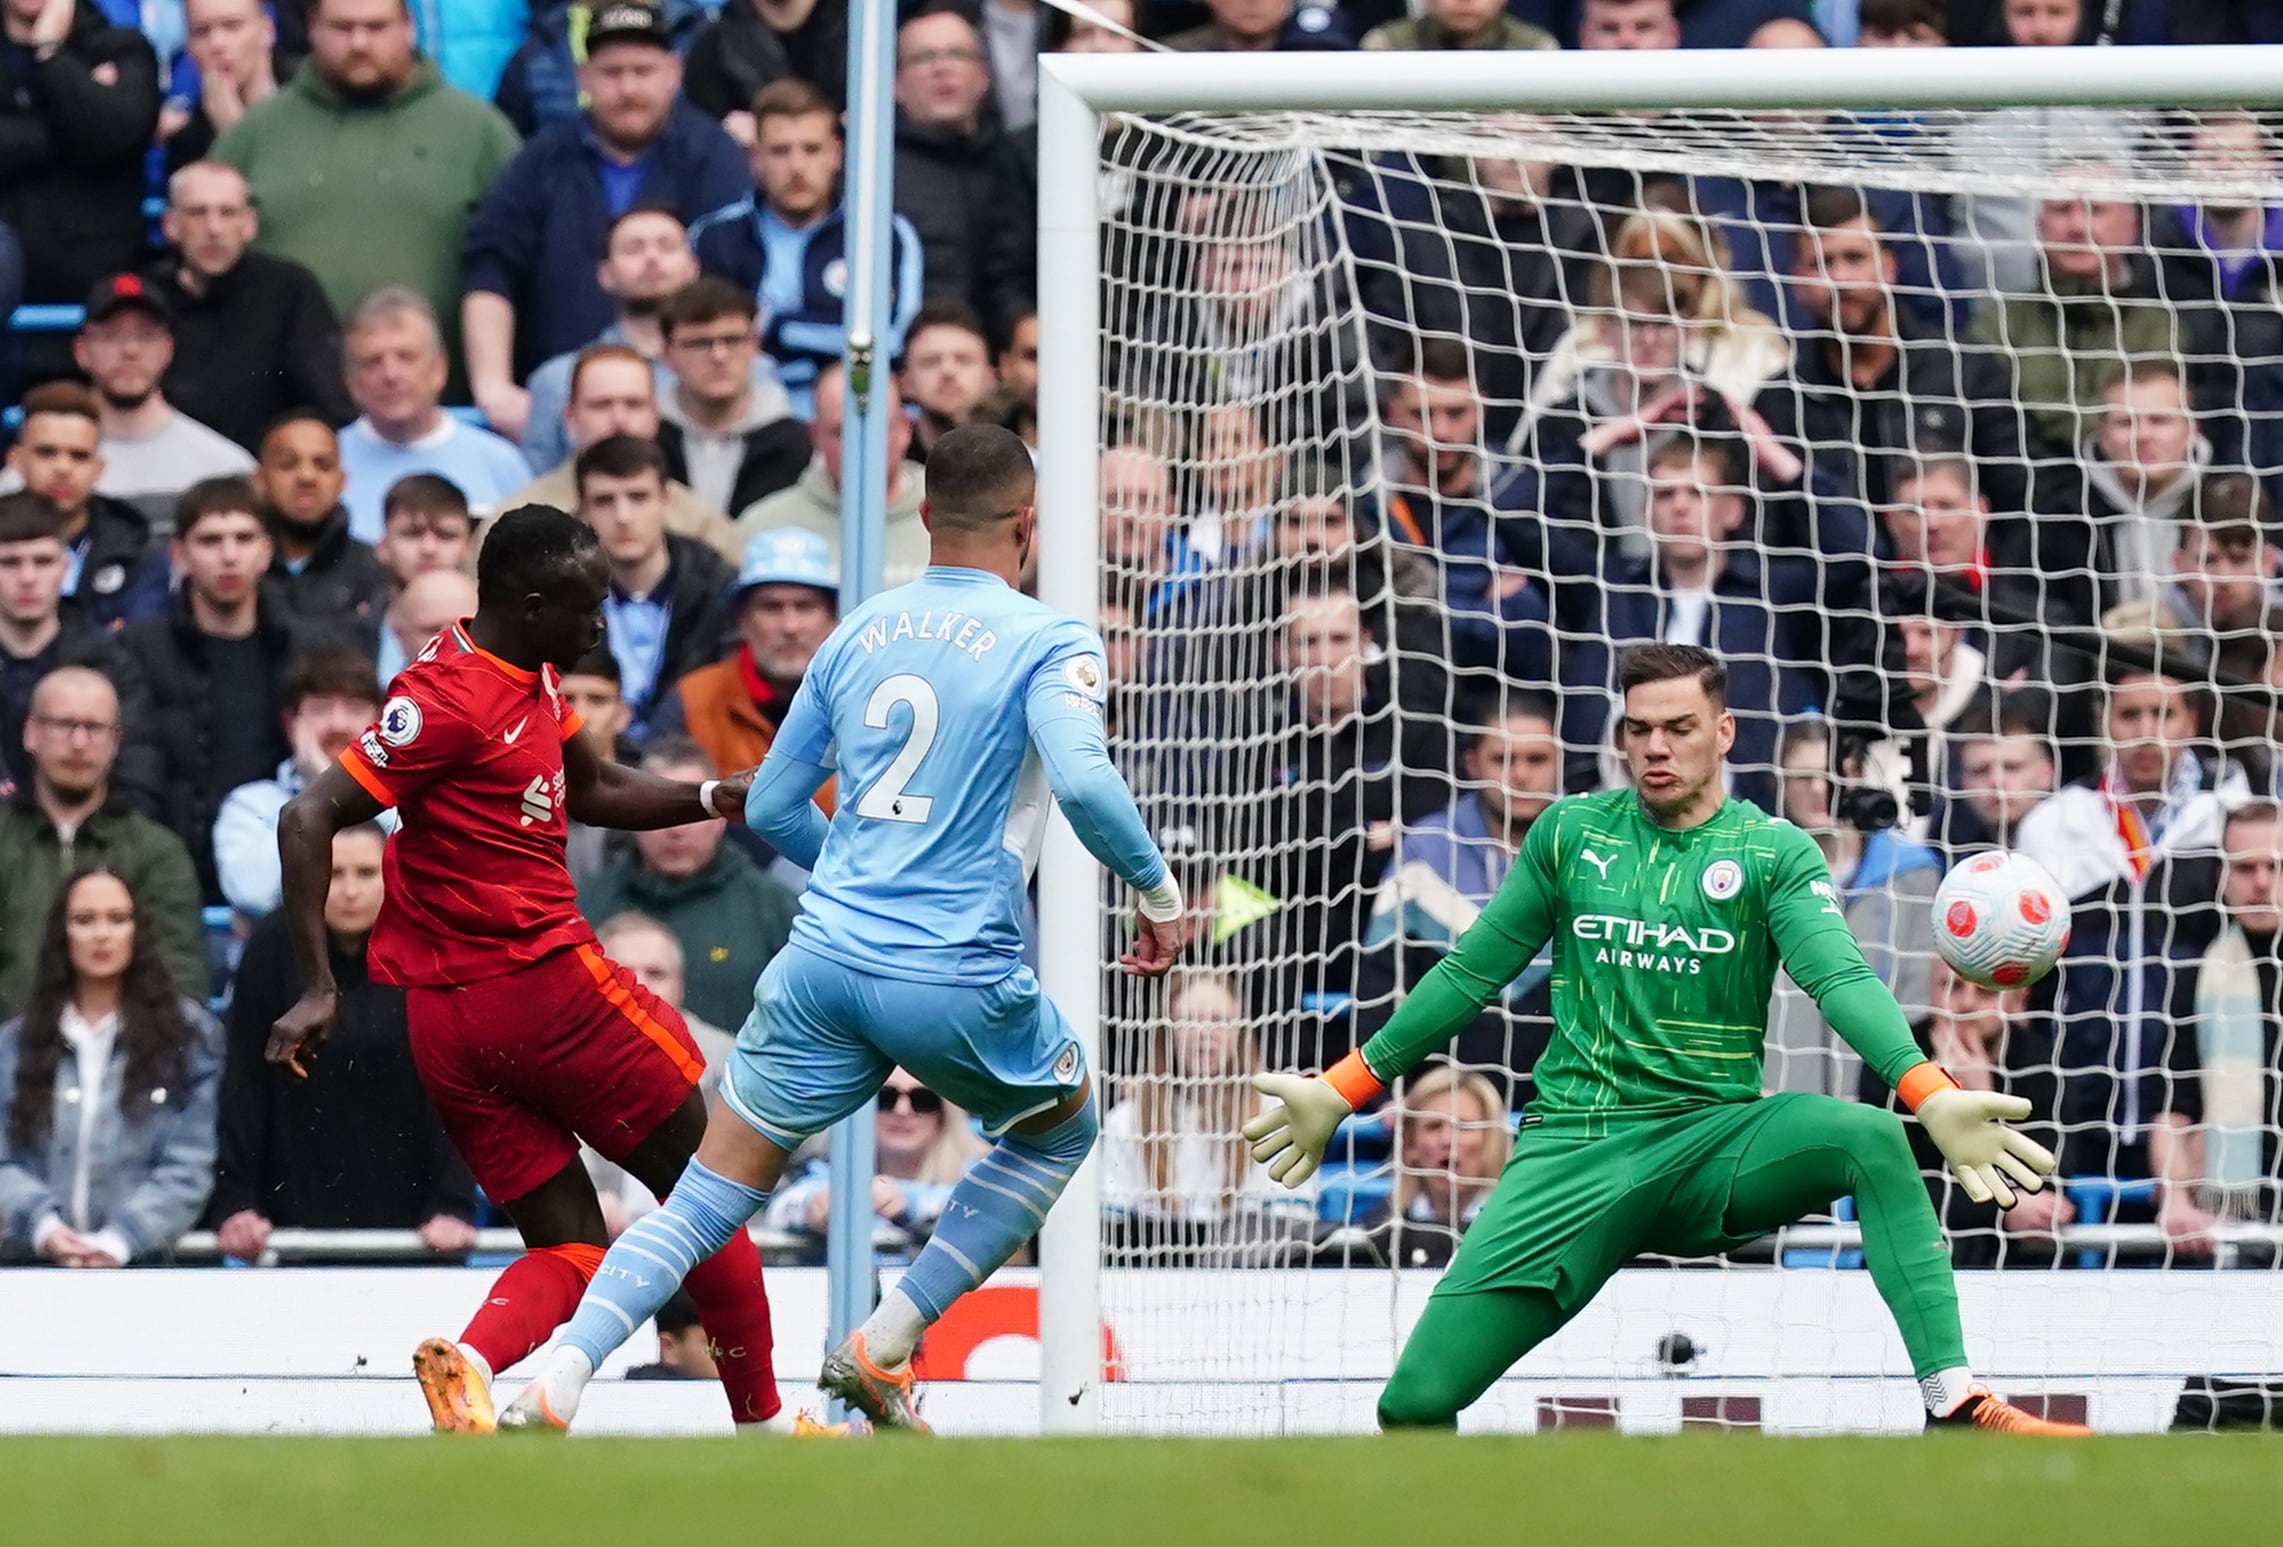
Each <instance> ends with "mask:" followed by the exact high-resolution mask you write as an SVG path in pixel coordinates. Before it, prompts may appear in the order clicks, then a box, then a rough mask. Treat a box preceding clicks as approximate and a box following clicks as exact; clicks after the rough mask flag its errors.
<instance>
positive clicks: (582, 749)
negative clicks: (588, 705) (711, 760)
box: [563, 729, 753, 833]
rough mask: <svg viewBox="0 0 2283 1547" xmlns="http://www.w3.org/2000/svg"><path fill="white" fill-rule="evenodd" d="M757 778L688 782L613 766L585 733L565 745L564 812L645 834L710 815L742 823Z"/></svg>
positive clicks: (733, 776)
mask: <svg viewBox="0 0 2283 1547" xmlns="http://www.w3.org/2000/svg"><path fill="white" fill-rule="evenodd" d="M752 778H753V776H752V774H751V773H750V772H747V773H737V774H729V775H727V776H725V777H723V778H720V779H708V780H707V781H706V782H705V783H703V784H687V783H684V782H683V781H682V780H680V779H661V778H659V777H658V776H657V775H656V774H653V773H644V772H643V771H642V770H641V769H639V768H629V767H627V766H626V765H625V764H623V763H615V762H612V761H611V760H610V759H609V758H607V757H605V756H603V755H602V752H601V751H600V749H598V748H597V747H596V746H595V743H594V738H593V737H592V736H590V735H588V734H587V733H586V731H585V730H583V729H582V730H580V731H578V732H577V733H576V734H574V735H573V736H572V737H571V739H570V740H568V741H566V742H564V743H563V783H564V795H565V799H566V806H565V809H566V810H567V811H568V812H569V813H570V817H571V820H572V821H574V822H584V823H586V824H587V826H589V827H609V828H615V829H616V830H618V831H619V832H622V833H646V832H650V831H652V830H654V829H656V828H660V827H681V826H684V825H686V824H688V823H691V822H702V821H704V820H705V819H706V818H708V817H720V818H723V819H725V820H730V821H738V820H742V819H743V818H744V815H745V788H746V786H747V785H748V784H750V783H751V782H752Z"/></svg>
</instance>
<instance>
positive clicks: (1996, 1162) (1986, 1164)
mask: <svg viewBox="0 0 2283 1547" xmlns="http://www.w3.org/2000/svg"><path fill="white" fill-rule="evenodd" d="M1895 1093H1896V1094H1897V1095H1899V1096H1901V1097H1902V1100H1903V1104H1904V1105H1905V1106H1907V1107H1909V1108H1910V1109H1911V1111H1912V1112H1914V1113H1916V1114H1917V1116H1918V1122H1919V1126H1920V1127H1922V1128H1924V1129H1925V1130H1926V1136H1927V1137H1928V1138H1930V1139H1932V1140H1933V1141H1934V1146H1935V1148H1937V1149H1939V1150H1941V1151H1942V1158H1943V1159H1944V1160H1947V1161H1948V1162H1950V1174H1951V1175H1953V1176H1955V1177H1957V1178H1958V1185H1959V1186H1961V1187H1963V1188H1965V1189H1966V1196H1967V1197H1969V1198H1971V1199H1973V1200H1974V1201H1975V1202H1976V1203H1991V1202H1995V1203H1996V1204H1997V1206H1998V1207H1999V1208H2001V1209H2010V1208H2012V1207H2013V1206H2014V1205H2015V1204H2016V1203H2018V1202H2020V1201H2021V1200H2020V1197H2019V1196H2018V1195H2017V1194H2016V1193H2015V1192H2014V1189H2013V1186H2011V1185H2008V1181H2007V1179H2008V1178H2011V1179H2012V1181H2013V1183H2015V1184H2018V1185H2019V1186H2020V1188H2021V1190H2022V1191H2023V1192H2037V1191H2039V1190H2041V1189H2042V1188H2043V1187H2044V1186H2045V1179H2046V1178H2047V1177H2049V1176H2051V1175H2052V1174H2053V1167H2054V1164H2055V1162H2054V1159H2053V1154H2052V1152H2051V1151H2050V1150H2048V1149H2046V1148H2045V1146H2044V1145H2042V1144H2037V1143H2033V1142H2032V1141H2031V1140H2029V1139H2027V1138H2025V1137H2023V1136H2022V1135H2021V1134H2018V1133H2016V1132H2014V1131H2013V1130H2012V1129H2011V1128H2008V1127H2007V1126H2006V1123H2007V1121H2014V1122H2019V1121H2020V1120H2021V1119H2022V1118H2025V1117H2027V1116H2029V1110H2030V1108H2029V1103H2028V1102H2027V1101H2024V1100H2023V1099H2022V1098H2021V1097H2019V1096H2001V1095H1998V1094H1997V1093H1996V1092H1994V1091H1980V1090H1963V1089H1961V1088H1960V1087H1959V1084H1958V1082H1957V1081H1956V1080H1954V1079H1952V1078H1951V1077H1950V1076H1949V1074H1948V1072H1946V1071H1945V1070H1944V1069H1943V1068H1942V1066H1941V1065H1940V1064H1936V1063H1931V1062H1930V1063H1922V1064H1917V1065H1914V1066H1913V1067H1912V1068H1911V1069H1910V1070H1909V1071H1908V1072H1907V1073H1905V1074H1904V1075H1903V1077H1902V1079H1901V1080H1899V1081H1898V1082H1896V1085H1895Z"/></svg>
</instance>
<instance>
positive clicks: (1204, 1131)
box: [1101, 968, 1315, 1249]
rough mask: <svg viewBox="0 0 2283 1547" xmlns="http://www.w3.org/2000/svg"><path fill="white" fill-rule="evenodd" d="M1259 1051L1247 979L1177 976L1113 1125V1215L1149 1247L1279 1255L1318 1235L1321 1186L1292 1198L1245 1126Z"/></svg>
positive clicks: (1107, 1148)
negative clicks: (1256, 1154)
mask: <svg viewBox="0 0 2283 1547" xmlns="http://www.w3.org/2000/svg"><path fill="white" fill-rule="evenodd" d="M1261 1068H1262V1065H1261V1056H1260V1043H1259V1040H1258V1038H1257V1036H1256V1034H1255V1031H1254V1028H1253V1025H1252V1023H1251V1021H1250V1019H1249V1018H1248V1017H1247V1016H1246V1014H1245V1011H1244V1002H1243V998H1242V995H1241V994H1240V993H1239V991H1238V987H1237V984H1236V982H1235V981H1234V980H1233V979H1232V978H1231V977H1230V976H1229V975H1227V974H1226V973H1222V972H1215V971H1211V970H1208V969H1203V968H1192V969H1189V970H1187V971H1183V972H1177V973H1176V974H1174V976H1173V978H1172V980H1171V983H1170V986H1169V987H1168V988H1167V990H1166V994H1165V1013H1164V1015H1163V1016H1162V1017H1161V1018H1159V1019H1158V1020H1157V1022H1156V1024H1155V1025H1153V1026H1152V1027H1150V1028H1149V1031H1148V1033H1147V1034H1146V1036H1145V1038H1144V1046H1143V1048H1142V1053H1141V1057H1140V1059H1139V1060H1138V1066H1137V1067H1136V1068H1135V1069H1134V1070H1133V1072H1132V1073H1130V1074H1128V1075H1127V1076H1126V1077H1125V1078H1124V1079H1123V1080H1122V1081H1121V1082H1120V1083H1121V1088H1122V1091H1123V1099H1122V1100H1121V1101H1120V1102H1119V1103H1118V1104H1117V1105H1116V1106H1114V1107H1112V1108H1111V1109H1110V1114H1109V1116H1108V1117H1106V1118H1104V1119H1103V1120H1102V1143H1101V1156H1102V1206H1103V1208H1104V1210H1105V1211H1107V1212H1108V1213H1109V1214H1110V1215H1111V1216H1112V1217H1113V1218H1114V1219H1116V1220H1117V1221H1119V1223H1120V1229H1121V1233H1122V1234H1123V1235H1124V1236H1125V1238H1126V1239H1127V1241H1128V1242H1129V1243H1130V1244H1132V1245H1134V1246H1137V1247H1141V1248H1145V1249H1165V1248H1173V1249H1187V1248H1191V1247H1201V1248H1209V1249H1242V1248H1246V1247H1253V1246H1258V1247H1262V1248H1264V1249H1266V1248H1273V1247H1274V1246H1275V1245H1276V1244H1277V1243H1278V1242H1279V1241H1282V1240H1286V1239H1289V1238H1291V1237H1292V1236H1294V1235H1295V1234H1306V1233H1308V1231H1307V1229H1306V1227H1308V1226H1310V1225H1312V1223H1313V1220H1314V1217H1315V1206H1314V1194H1313V1190H1312V1189H1303V1190H1302V1191H1300V1192H1298V1193H1292V1192H1286V1191H1284V1190H1283V1189H1281V1188H1279V1187H1277V1186H1275V1185H1274V1183H1273V1182H1271V1181H1270V1180H1269V1177H1268V1173H1267V1172H1266V1171H1264V1170H1263V1169H1262V1168H1260V1167H1259V1166H1256V1165H1254V1164H1253V1163H1252V1147H1251V1145H1249V1144H1248V1143H1247V1142H1246V1141H1245V1137H1244V1134H1243V1132H1242V1130H1243V1128H1244V1125H1245V1124H1246V1123H1248V1122H1250V1121H1251V1120H1252V1119H1253V1118H1254V1117H1255V1116H1257V1115H1259V1113H1260V1111H1261V1109H1262V1107H1263V1106H1264V1105H1265V1103H1264V1102H1263V1100H1262V1098H1261V1096H1260V1095H1259V1093H1258V1092H1256V1091H1255V1090H1254V1089H1253V1088H1252V1079H1253V1076H1254V1075H1256V1074H1258V1073H1260V1072H1261Z"/></svg>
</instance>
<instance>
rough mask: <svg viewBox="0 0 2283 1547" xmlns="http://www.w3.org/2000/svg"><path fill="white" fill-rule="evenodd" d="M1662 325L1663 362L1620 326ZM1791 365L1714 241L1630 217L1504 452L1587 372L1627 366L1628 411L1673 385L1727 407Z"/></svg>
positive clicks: (1689, 221)
mask: <svg viewBox="0 0 2283 1547" xmlns="http://www.w3.org/2000/svg"><path fill="white" fill-rule="evenodd" d="M1636 315H1637V316H1646V317H1654V318H1661V319H1665V320H1667V321H1669V322H1670V324H1671V326H1672V328H1673V330H1674V336H1673V347H1672V349H1671V351H1670V354H1669V357H1665V356H1645V355H1643V353H1642V351H1641V350H1640V349H1639V348H1638V347H1629V346H1628V340H1629V337H1630V335H1631V333H1632V331H1633V329H1632V328H1631V327H1630V326H1629V325H1628V323H1627V320H1626V319H1627V317H1628V316H1636ZM1790 364H1791V345H1790V344H1789V343H1787V342H1786V341H1785V339H1784V335H1783V333H1782V331H1781V330H1780V329H1779V328H1778V327H1777V326H1776V324H1775V322H1774V320H1773V319H1771V318H1769V317H1767V316H1764V315H1763V314H1761V313H1760V312H1757V311H1755V310H1753V309H1752V308H1751V307H1750V306H1749V305H1747V304H1746V303H1745V301H1744V299H1743V297H1742V296H1741V295H1740V294H1739V293H1738V291H1737V288H1736V285H1735V282H1734V280H1733V279H1732V278H1731V277H1730V273H1729V264H1728V252H1727V248H1726V246H1725V244H1724V243H1723V242H1722V241H1721V239H1720V237H1719V235H1718V234H1717V233H1716V232H1714V231H1712V230H1711V229H1710V228H1709V227H1707V226H1706V225H1705V224H1704V222H1703V221H1701V220H1698V219H1697V218H1695V217H1694V216H1693V215H1685V214H1681V213H1679V212H1677V211H1674V210H1668V209H1645V210H1641V211H1639V212H1638V213H1636V214H1633V215H1630V216H1628V217H1627V218H1626V220H1625V222H1624V223H1623V224H1622V225H1620V226H1619V227H1618V228H1617V231H1616V234H1615V235H1614V236H1612V237H1611V238H1610V242H1609V262H1608V263H1607V264H1605V265H1603V267H1602V268H1601V270H1600V272H1599V273H1598V274H1596V275H1595V276H1594V279H1593V287H1592V294H1591V297H1590V302H1589V305H1588V306H1587V307H1586V308H1585V309H1584V310H1582V311H1581V312H1580V313H1579V315H1578V319H1577V322H1576V324H1575V325H1574V326H1573V327H1572V328H1571V329H1570V332H1569V335H1568V336H1567V337H1566V338H1564V339H1563V340H1562V341H1561V342H1560V343H1559V344H1557V345H1555V347H1554V352H1553V355H1552V357H1551V358H1549V359H1548V360H1547V361H1546V363H1545V365H1544V366H1542V367H1541V368H1540V369H1539V371H1538V373H1537V377H1536V379H1535V381H1534V382H1533V383H1532V386H1531V392H1530V411H1529V412H1528V413H1526V414H1525V415H1524V416H1523V426H1522V429H1521V430H1518V431H1517V432H1516V438H1515V441H1514V442H1513V443H1511V444H1510V445H1509V448H1508V449H1510V450H1513V449H1518V448H1519V446H1520V445H1521V444H1522V441H1523V437H1524V434H1525V432H1526V431H1527V429H1528V426H1529V424H1530V422H1531V421H1532V420H1533V419H1535V418H1536V417H1537V415H1538V414H1539V413H1542V412H1543V411H1544V410H1546V409H1548V408H1551V407H1553V406H1554V405H1556V404H1558V403H1561V402H1563V401H1564V400H1565V399H1568V398H1570V397H1572V396H1574V395H1575V394H1576V393H1577V392H1578V390H1579V385H1580V380H1581V378H1582V377H1584V376H1585V375H1586V374H1587V373H1589V372H1593V371H1609V370H1612V369H1615V368H1617V367H1621V366H1628V365H1629V366H1630V367H1631V371H1630V374H1631V375H1633V376H1635V377H1638V378H1639V380H1638V381H1637V382H1636V383H1635V385H1636V386H1637V388H1638V401H1636V402H1633V403H1629V404H1626V405H1625V406H1626V407H1628V408H1632V409H1634V410H1635V411H1639V410H1641V409H1646V408H1648V407H1651V406H1652V405H1653V404H1654V403H1655V402H1656V400H1657V398H1658V396H1659V395H1660V394H1661V393H1664V392H1666V391H1669V390H1671V389H1673V388H1675V387H1677V386H1679V385H1680V384H1681V383H1682V382H1684V381H1686V382H1692V383H1698V384H1701V385H1702V386H1704V387H1709V388H1710V389H1711V390H1713V391H1714V392H1717V393H1719V394H1720V395H1721V396H1723V397H1725V398H1727V399H1729V400H1730V401H1731V402H1732V403H1735V404H1739V405H1741V404H1749V403H1750V402H1751V401H1752V399H1753V398H1754V397H1756V396H1758V394H1759V391H1760V388H1761V387H1763V386H1765V385H1766V384H1767V383H1768V382H1769V381H1770V380H1771V379H1772V378H1774V377H1776V376H1778V375H1780V374H1782V372H1783V371H1784V370H1785V369H1786V368H1787V367H1788V366H1789V365H1790Z"/></svg>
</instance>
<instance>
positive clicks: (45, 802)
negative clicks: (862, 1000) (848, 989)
mask: <svg viewBox="0 0 2283 1547" xmlns="http://www.w3.org/2000/svg"><path fill="white" fill-rule="evenodd" d="M119 732H120V725H119V695H118V693H117V692H115V691H114V690H113V689H112V686H111V684H110V682H109V680H108V679H106V678H105V677H104V676H103V675H102V674H101V673H100V672H97V671H94V670H92V669H91V668H88V667H85V666H66V667H62V668H60V669H59V670H56V671H53V672H50V673H49V674H48V675H47V676H46V677H45V678H43V679H41V682H40V685H39V686H38V687H37V688H35V689H33V691H32V713H31V717H30V719H28V720H27V721H26V722H25V724H24V745H25V747H26V749H27V750H28V751H30V753H31V755H32V777H31V778H30V779H29V780H28V781H26V783H25V784H24V785H23V786H22V787H21V788H20V789H18V790H17V791H16V794H15V796H14V798H13V799H11V800H10V801H9V802H8V803H7V804H6V805H5V806H0V876H5V877H6V878H7V884H6V885H4V886H0V1019H4V1018H6V1017H8V1016H12V1015H15V1014H17V1013H19V1012H20V1011H22V1010H23V1008H24V1001H25V998H26V996H27V995H29V993H30V992H31V987H32V968H33V958H34V957H35V956H36V955H37V954H38V952H39V948H40V934H41V931H42V929H43V928H45V926H46V922H47V916H48V909H49V908H50V907H51V906H53V904H54V902H55V895H56V888H58V887H59V886H61V885H62V884H63V882H64V878H65V877H66V876H69V875H72V874H73V873H75V872H76V871H78V870H80V869H83V868H85V867H86V866H87V865H88V864H89V863H91V862H93V861H95V860H98V859H99V860H101V861H102V862H103V863H104V864H105V865H106V866H108V867H109V868H110V869H111V870H112V871H114V872H116V873H117V875H118V876H119V878H120V879H121V880H123V881H125V882H126V883H127V885H128V887H129V889H131V890H132V891H133V892H134V894H135V897H136V899H137V906H136V917H137V919H138V920H139V921H142V922H145V923H147V925H148V927H149V928H150V929H151V930H152V932H153V933H154V934H155V935H156V937H157V939H158V943H159V949H160V952H161V953H162V954H163V955H164V956H165V958H166V964H167V970H168V971H169V972H171V973H172V974H173V975H174V981H175V982H176V983H177V984H179V985H180V986H181V988H182V990H183V992H184V993H185V994H186V995H188V996H189V997H191V998H193V999H203V998H205V996H206V986H207V980H208V978H209V977H210V976H211V972H210V970H209V968H208V965H207V959H206V932H205V927H204V925H203V923H202V922H201V920H200V917H199V892H198V872H197V870H196V869H194V868H193V867H192V865H191V863H190V851H189V850H188V849H186V848H184V847H183V845H182V840H181V839H180V838H177V837H176V836H175V835H174V834H173V833H172V832H170V831H168V830H167V829H166V828H164V827H162V826H160V825H159V824H158V823H156V822H154V821H152V820H151V819H150V818H149V817H146V816H144V815H142V814H141V813H139V812H137V811H135V810H134V809H133V808H131V807H130V806H128V805H127V803H126V802H125V801H124V800H123V799H120V798H117V797H116V796H114V794H113V792H112V789H111V765H112V763H113V762H114V761H116V760H117V758H118V756H119ZM779 938H782V936H781V935H780V937H779Z"/></svg>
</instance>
